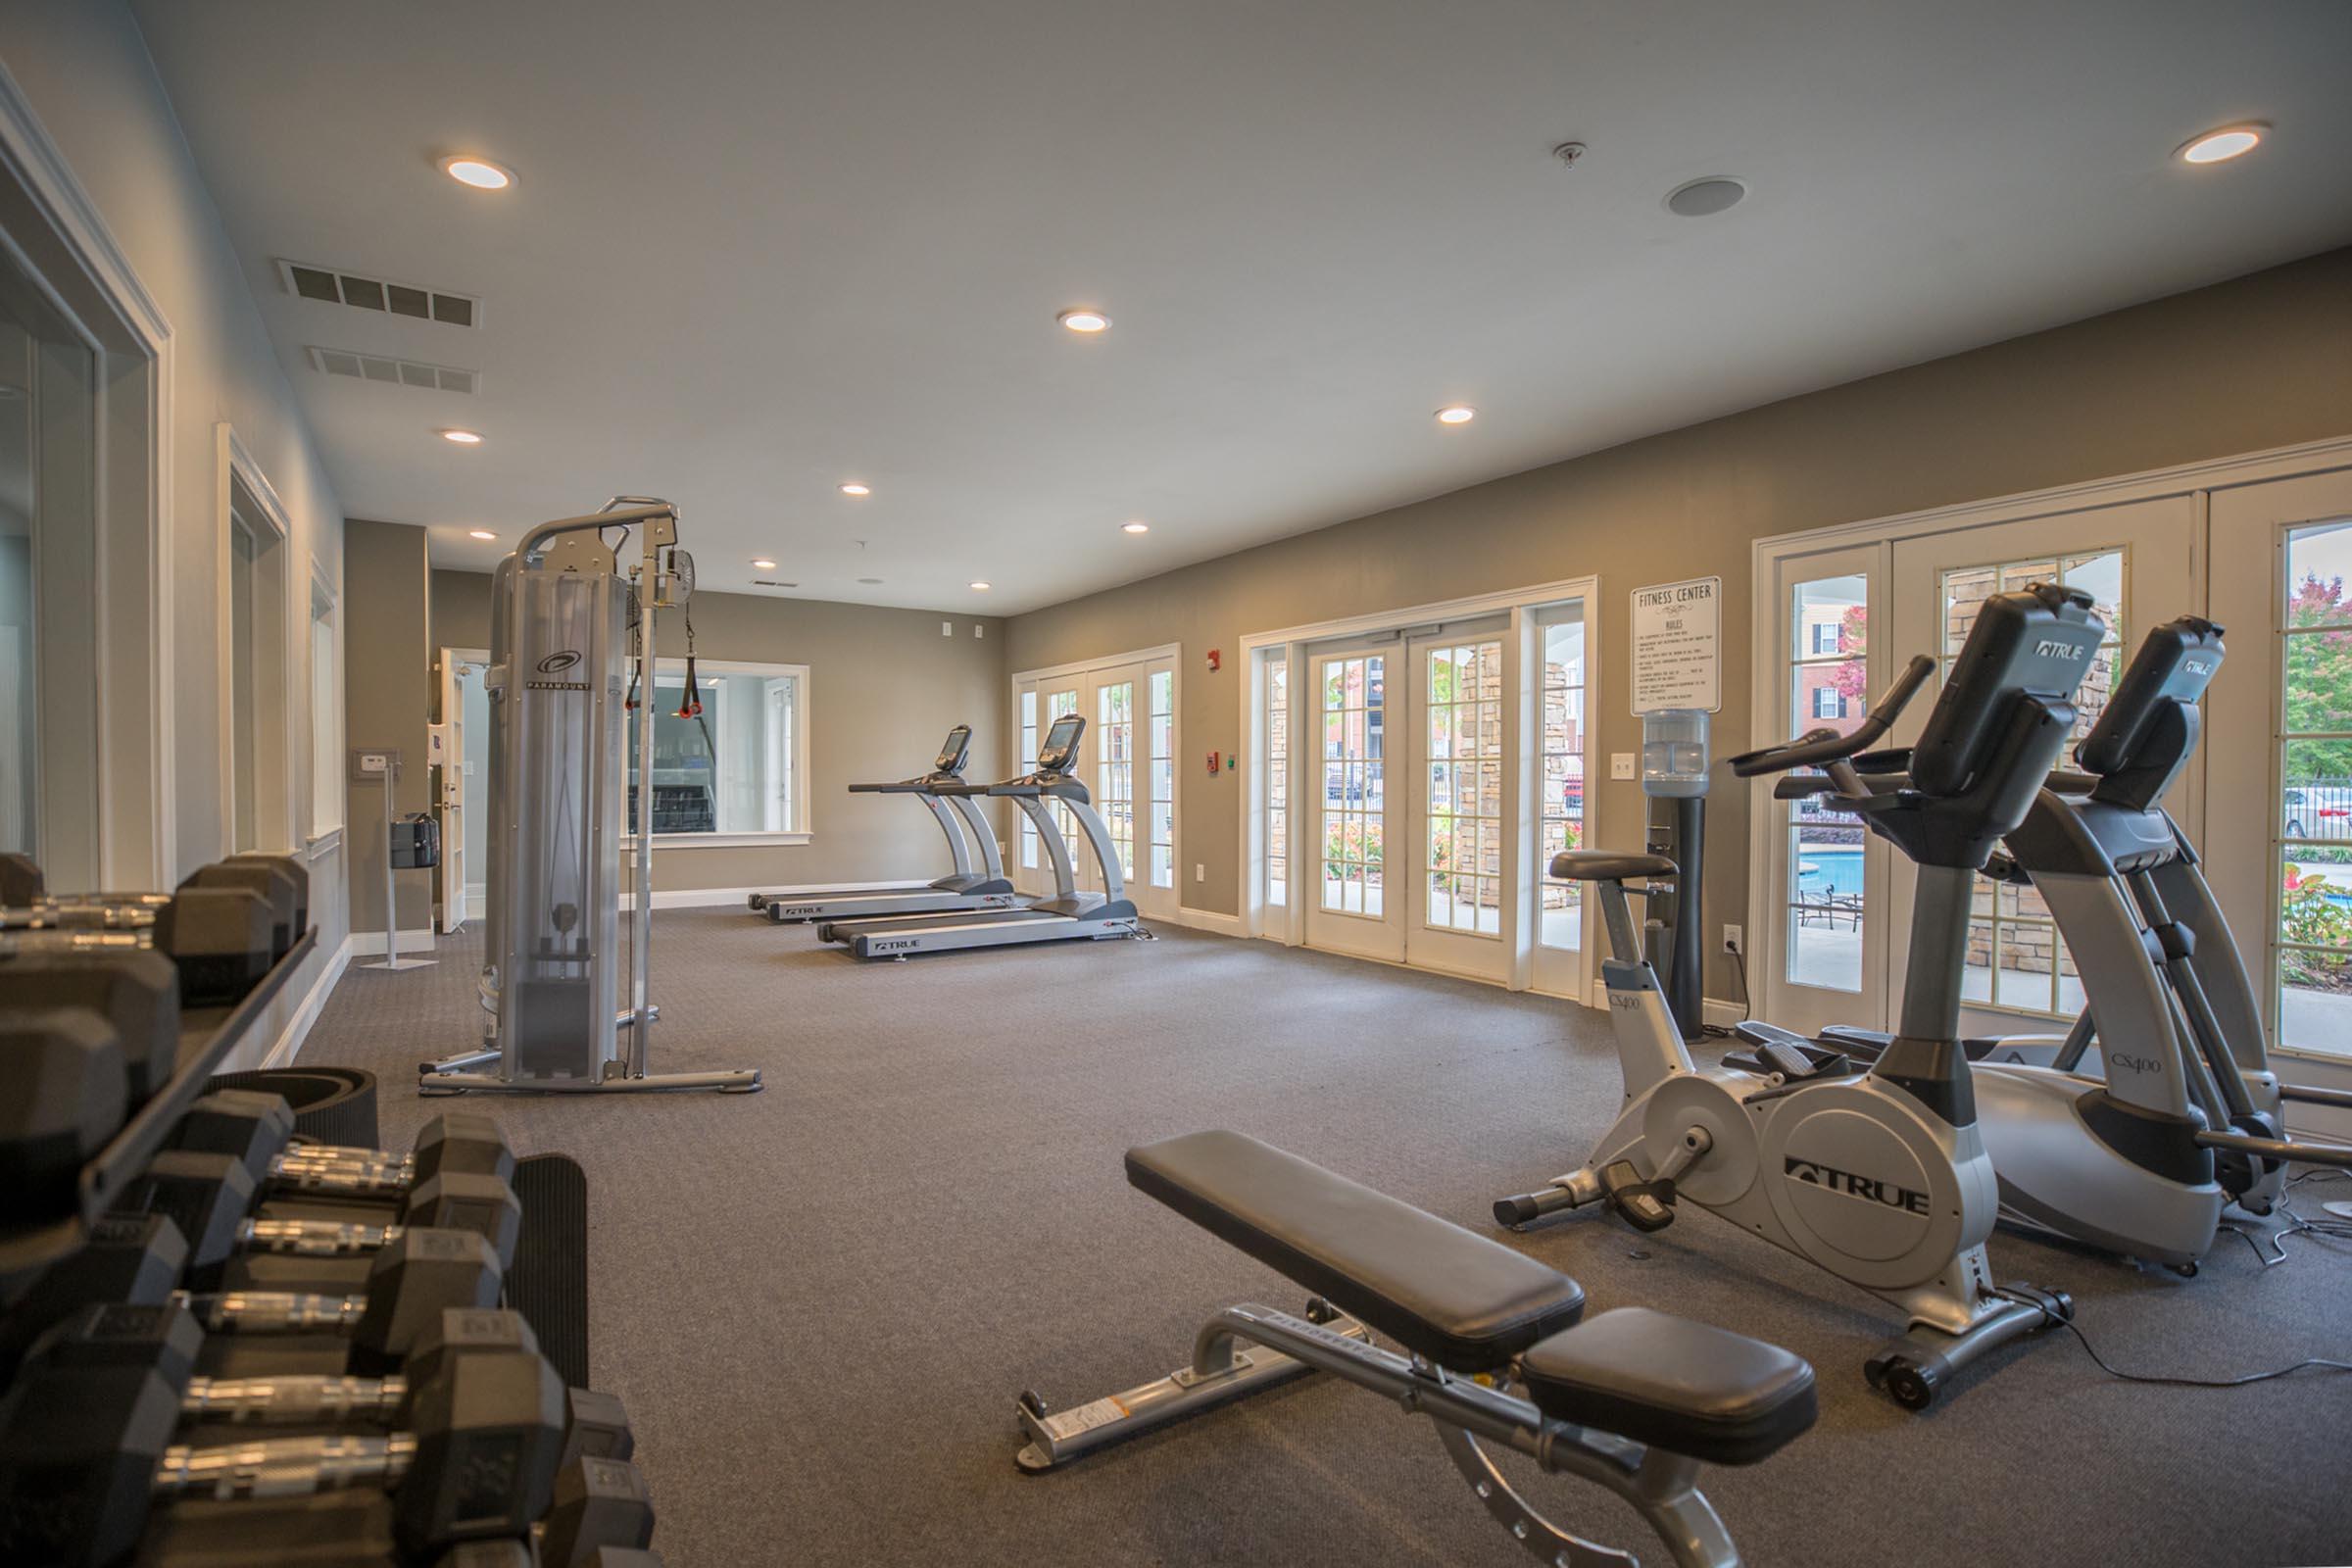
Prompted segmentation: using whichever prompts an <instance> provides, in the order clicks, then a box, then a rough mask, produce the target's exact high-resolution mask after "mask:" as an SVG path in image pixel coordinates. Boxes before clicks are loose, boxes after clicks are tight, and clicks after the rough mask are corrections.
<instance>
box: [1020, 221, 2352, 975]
mask: <svg viewBox="0 0 2352 1568" xmlns="http://www.w3.org/2000/svg"><path fill="white" fill-rule="evenodd" d="M1691 373H1692V374H1704V373H1705V368H1704V367H1703V366H1693V367H1691ZM2347 432H2352V250H2340V251H2335V252H2331V253H2328V254H2327V255H2323V256H2318V257H2313V258H2310V259H2308V260H2305V261H2302V262H2298V263H2294V264H2292V265H2289V266H2285V267H2280V268H2277V269H2274V270H2270V271H2266V272H2260V273H2256V274H2253V275H2251V276H2248V277H2243V278H2239V279H2236V280H2233V281H2231V282H2228V283H2223V284H2219V285H2216V286H2214V287H2212V288H2206V289H2200V290H2196V291H2194V292H2191V293H2187V294H2181V295H2177V296H2174V297H2172V298H2170V299H2165V300H2159V301H2157V302H2155V303H2153V304H2148V305H2142V306H2138V307H2134V308H2132V309H2130V310H2125V311H2119V312H2116V313H2114V314H2112V315H2109V316H2104V317H2098V318H2095V319H2090V320H2087V321H2081V322H2077V323H2075V324H2073V325H2071V326H2065V327H2061V328H2058V329H2056V330H2053V331H2048V332H2041V333H2037V334H2034V336H2031V337H2024V338H2018V339H2015V340H2013V341H2010V342H2007V343H2001V344H1996V345H1994V346H1992V347H1989V348H1985V349H1980V350H1977V351H1974V352H1972V353H1968V354H1962V355H1956V356H1954V357H1952V358H1949V359H1945V360H1938V361H1935V362H1932V363H1930V364H1926V365H1920V366H1914V367H1911V368H1906V369H1902V370H1896V371H1892V372H1890V373H1888V374H1886V375H1881V376H1876V377H1873V378H1871V379H1869V380H1866V381H1858V382H1854V383H1851V384H1849V385H1845V386H1839V387H1834V388H1831V389H1829V390H1827V391H1823V392H1816V393H1812V394H1809V395H1807V396H1804V397H1798V398H1791V399H1789V400H1787V401H1785V402H1781V403H1775V404H1769V405H1767V406H1765V407H1762V408H1758V409H1753V410H1749V411H1748V412H1746V413H1743V414H1738V415H1733V416H1731V417H1726V418H1722V419H1716V420H1712V421H1710V422H1708V423H1705V424H1700V425H1694V426H1691V427H1690V428H1687V429H1683V430H1677V431H1673V432H1670V433H1668V434H1665V435H1659V436H1654V437H1651V438H1649V439H1646V440H1642V441H1637V442H1633V443H1630V444H1628V445H1625V446H1621V447H1615V448H1611V449H1609V450H1607V451H1603V452H1597V453H1593V454H1592V455H1590V456H1587V457H1583V458H1577V459H1573V460H1571V461H1568V462H1565V463H1560V464H1556V465H1553V466H1548V467H1544V468H1537V469H1533V470H1530V471H1528V472H1526V473H1521V474H1517V475H1514V476H1512V477H1509V478H1505V479H1497V480H1495V481H1492V482H1490V483H1487V484H1482V485H1477V486H1474V487H1472V488H1470V489H1467V490H1461V491H1456V492H1454V493H1452V494H1450V495H1444V496H1439V497H1437V498H1435V499H1433V500H1429V501H1424V502H1419V503H1416V504H1414V505H1412V506H1407V507H1400V508H1397V510H1395V511H1392V512H1385V513H1380V514H1377V515H1372V516H1368V517H1361V518H1358V519H1356V520H1354V521H1350V522H1345V523H1341V524H1339V525H1337V526H1335V527H1330V528H1325V529H1322V530H1320V531H1318V532H1315V533H1310V534H1303V535H1300V536H1298V537H1295V538H1291V539H1286V540H1283V541H1280V542H1279V543H1275V544H1270V545H1265V546H1262V547H1260V548H1257V549H1253V550H1248V551H1243V552H1240V553H1238V554H1235V555H1230V556H1225V557H1221V558H1219V559H1217V560H1214V561H1209V562H1204V563H1202V564H1199V565H1194V566H1188V567H1184V568H1182V569H1180V570H1177V571H1172V572H1168V573H1165V574H1163V575H1160V576H1157V577H1152V578H1149V579H1146V580H1145V581H1142V582H1137V583H1132V584H1129V585H1127V586H1124V587H1120V588H1115V589H1110V590H1108V591H1106V592H1103V593H1100V594H1095V595H1092V596H1090V597H1088V598H1085V599H1080V600H1076V601H1073V602H1071V603H1069V604H1066V605H1059V606H1055V607H1053V608H1050V609H1047V610H1042V611H1036V612H1033V613H1028V614H1024V615H1019V616H1015V617H1013V619H1012V621H1011V624H1010V627H1009V630H1008V636H1007V643H1006V664H1007V667H1008V668H1009V669H1012V670H1021V669H1031V668H1037V667H1040V666H1045V665H1051V664H1057V663H1062V662H1071V661H1075V660H1081V659H1086V658H1091V657H1094V656H1096V655H1098V654H1104V653H1115V652H1117V651H1119V650H1122V649H1128V648H1139V647H1146V646H1150V645H1152V644H1156V643H1163V642H1180V643H1182V644H1183V645H1184V657H1185V659H1186V661H1187V666H1186V672H1185V678H1184V681H1183V707H1184V712H1183V725H1184V735H1185V744H1186V747H1187V749H1188V751H1190V752H1191V753H1193V754H1195V755H1196V756H1197V755H1198V754H1200V753H1202V752H1205V751H1207V750H1209V749H1212V748H1214V749H1218V750H1230V749H1232V747H1233V746H1234V744H1235V742H1236V741H1237V740H1238V739H1239V736H1240V725H1241V707H1240V680H1241V673H1240V671H1241V661H1240V660H1239V659H1238V658H1237V657H1236V656H1237V653H1238V649H1239V645H1240V642H1241V639H1242V636H1243V634H1245V633H1247V632H1253V631H1263V630H1271V629H1274V628H1278V627H1283V626H1293V625H1299V624H1303V623H1308V622H1314V621H1320V620H1325V619H1329V618H1332V617H1336V616H1344V615H1354V614H1363V613H1372V612H1376V611H1381V610H1386V609H1391V608H1398V607H1403V606H1408V605H1415V604H1426V603H1431V602H1434V601H1438V600H1444V599H1451V598H1458V597H1463V596H1467V595H1471V594H1478V593H1487V592H1493V591H1497V590H1501V589H1505V588H1511V587H1516V586H1519V585H1523V584H1532V583H1539V582H1547V581H1552V580H1556V579H1559V578H1564V577H1574V576H1581V575H1584V574H1586V573H1594V574H1597V575H1598V577H1599V578H1600V594H1601V603H1602V609H1603V611H1604V613H1605V616H1606V619H1605V621H1604V628H1605V629H1604V642H1603V645H1602V646H1601V647H1600V649H1599V651H1598V656H1599V662H1600V668H1599V674H1600V685H1599V688H1598V690H1597V692H1596V694H1595V696H1596V712H1597V728H1598V737H1599V749H1600V750H1601V751H1602V752H1603V753H1604V754H1605V753H1608V752H1624V751H1634V750H1637V749H1638V748H1639V745H1640V725H1639V723H1638V721H1636V720H1635V719H1634V718H1633V717H1632V716H1631V715H1630V714H1629V713H1628V711H1627V704H1628V701H1629V698H1628V690H1627V681H1626V664H1627V660H1626V646H1627V645H1626V635H1627V632H1626V625H1627V618H1628V617H1627V613H1626V610H1625V606H1626V595H1627V594H1628V592H1629V591H1630V590H1632V589H1634V588H1636V587H1638V586H1641V585H1642V584H1644V583H1652V582H1664V581H1672V580H1675V579H1678V578H1684V577H1692V576H1703V575H1707V574H1710V573H1720V574H1721V575H1722V577H1723V579H1724V586H1725V597H1726V600H1727V603H1726V605H1725V623H1724V636H1725V650H1726V660H1727V668H1726V676H1725V679H1726V690H1727V693H1729V694H1730V702H1729V706H1727V708H1726V710H1725V711H1724V712H1723V713H1722V714H1721V715H1719V719H1718V724H1717V728H1716V732H1715V746H1716V755H1717V756H1719V757H1720V756H1726V755H1729V754H1730V753H1732V752H1734V751H1737V750H1740V749H1741V748H1742V747H1744V746H1745V745H1746V744H1748V742H1749V739H1750V737H1749V736H1748V734H1747V726H1748V714H1747V711H1746V706H1745V702H1744V698H1743V694H1744V692H1745V690H1746V687H1745V670H1746V668H1747V667H1748V657H1749V656H1748V654H1747V652H1746V651H1747V649H1748V648H1749V642H1748V638H1749V625H1748V621H1749V615H1748V609H1749V580H1748V579H1749V570H1748V566H1749V562H1748V551H1749V543H1750V541H1752V540H1754V539H1756V538H1758V537H1760V536H1764V535H1769V534H1778V533H1788V532H1793V531H1796V530H1799V529H1805V528H1813V527H1820V526H1824V525H1827V524H1832V523H1839V522H1846V521H1851V520H1854V519H1858V518H1867V517H1874V516H1882V515H1889V514H1894V513H1900V512H1909V511H1916V510H1919V509H1922V508H1928V507H1935V506H1938V505H1944V504H1948V503H1953V502H1959V501H1966V500H1971V499H1977V498H1984V497H1991V496H1997V495H2003V494H2008V493H2011V492H2015V491H2021V490H2031V489H2038V488H2042V487H2045V486H2050V485H2057V484H2062V483H2066V482H2069V481H2075V480H2082V479H2089V478H2095V477H2099V476H2103V475H2110V474H2120V473H2129V472H2132V471H2135V470H2138V469H2143V468H2153V467H2161V466H2168V465H2173V464H2180V463H2187V462H2191V461H2194V460H2198V459H2203V458H2211V457H2219V456H2224V455H2228V454H2231V453H2238V452H2247V451H2253V450H2258V449H2261V448H2264V447H2272V446H2281V445H2285V444H2287V443H2290V442H2296V441H2304V440H2313V439H2318V438H2322V437H2328V436H2340V435H2343V434H2345V433H2347ZM1210 648H1220V649H1222V650H1224V652H1225V655H1226V661H1225V668H1224V671H1223V673H1221V674H1217V675H1210V674H1208V673H1207V671H1206V669H1205V667H1204V665H1203V662H1202V655H1203V654H1204V653H1205V651H1206V650H1208V649H1210ZM1006 723H1007V725H1009V717H1007V719H1006ZM1184 761H1185V763H1186V765H1185V767H1184V768H1183V769H1181V770H1180V773H1179V777H1180V778H1181V779H1182V781H1183V782H1182V785H1181V787H1180V795H1181V801H1180V810H1181V812H1182V817H1183V832H1184V842H1185V858H1186V859H1187V860H1188V861H1194V862H1205V863H1206V865H1207V868H1208V879H1207V881H1206V883H1205V884H1201V885H1196V884H1194V883H1193V882H1191V881H1190V880H1189V879H1188V880H1186V881H1185V883H1184V896H1185V902H1186V903H1187V904H1188V905H1191V906H1193V907H1199V908H1202V909H1207V910H1214V911H1220V912H1226V913H1232V912H1235V911H1236V910H1238V908H1239V902H1238V901H1239V892H1238V889H1237V886H1236V879H1237V876H1238V860H1239V848H1238V842H1239V841H1238V835H1239V831H1240V801H1241V795H1242V786H1241V781H1240V778H1239V776H1238V775H1236V774H1233V773H1226V774H1223V775H1221V776H1219V777H1218V778H1216V779H1214V780H1210V779H1208V778H1206V777H1205V775H1204V774H1202V773H1201V772H1200V771H1199V769H1198V768H1196V767H1194V766H1192V765H1191V764H1192V762H1193V758H1187V759H1185V760H1184ZM1743 801H1744V795H1743V793H1742V790H1741V787H1740V786H1739V785H1737V784H1725V783H1724V782H1722V780H1721V778H1720V775H1719V777H1718V784H1717V788H1716V791H1715V793H1714V795H1713V797H1712V799H1711V801H1710V808H1709V811H1708V832H1709V859H1710V870H1709V874H1708V877H1707V888H1706V894H1707V898H1708V901H1709V909H1710V914H1709V916H1708V918H1709V922H1710V926H1712V925H1715V924H1720V923H1721V922H1722V921H1724V920H1732V921H1738V920H1741V919H1743V918H1744V911H1745V909H1746V864H1747V862H1746V854H1745V845H1746V819H1745V813H1744V811H1743V809H1742V806H1743ZM1594 809H1595V811H1596V817H1595V822H1594V829H1593V830H1594V837H1595V841H1596V843H1599V844H1602V845H1612V844H1622V845H1633V844H1638V842H1639V840H1640V837H1641V833H1642V798H1641V794H1640V787H1639V786H1638V785H1635V784H1627V783H1606V782H1604V783H1601V784H1600V785H1599V786H1598V789H1597V792H1596V799H1595V801H1594ZM1710 946H1711V944H1710ZM1717 968H1718V970H1721V969H1722V968H1723V964H1722V962H1721V961H1720V960H1719V961H1718V964H1717ZM1709 991H1710V994H1711V995H1716V996H1726V997H1728V996H1735V995H1736V994H1737V991H1736V988H1735V986H1734V982H1733V980H1732V977H1731V976H1730V975H1729V974H1728V973H1721V972H1718V973H1714V974H1711V975H1710V985H1709Z"/></svg>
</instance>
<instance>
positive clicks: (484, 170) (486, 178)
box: [441, 157, 515, 190]
mask: <svg viewBox="0 0 2352 1568" xmlns="http://www.w3.org/2000/svg"><path fill="white" fill-rule="evenodd" d="M441 172H443V173H444V174H447V175H448V176H449V177H450V178H452V179H454V180H456V181H457V182H458V183H459V184H461V185H471V186H472V187H473V188H474V189H475V190H505V189H506V188H507V187H508V186H510V185H512V184H514V183H515V171H513V170H512V169H509V168H508V167H507V166H506V165H504V164H494V163H492V162H491V161H490V160H489V159H487V158H473V157H459V158H444V159H442V160H441Z"/></svg>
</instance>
